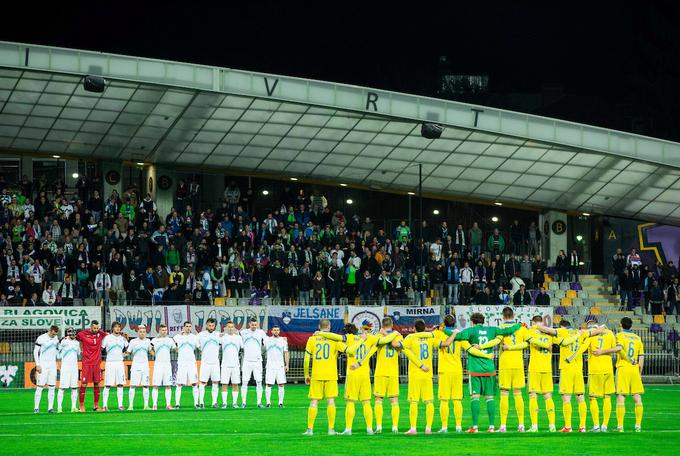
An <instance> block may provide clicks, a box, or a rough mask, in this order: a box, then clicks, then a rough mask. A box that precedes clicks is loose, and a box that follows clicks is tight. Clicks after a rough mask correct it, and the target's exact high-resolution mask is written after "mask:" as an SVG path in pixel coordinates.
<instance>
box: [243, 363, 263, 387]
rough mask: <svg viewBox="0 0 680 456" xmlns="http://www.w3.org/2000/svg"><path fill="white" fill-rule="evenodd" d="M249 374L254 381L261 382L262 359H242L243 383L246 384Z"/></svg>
mask: <svg viewBox="0 0 680 456" xmlns="http://www.w3.org/2000/svg"><path fill="white" fill-rule="evenodd" d="M251 375H252V376H253V377H254V378H255V383H262V361H243V383H244V384H248V382H249V381H250V377H251Z"/></svg>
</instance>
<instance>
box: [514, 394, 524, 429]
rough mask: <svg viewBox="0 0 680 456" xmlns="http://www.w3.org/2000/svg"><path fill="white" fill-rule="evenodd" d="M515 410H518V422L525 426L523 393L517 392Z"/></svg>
mask: <svg viewBox="0 0 680 456" xmlns="http://www.w3.org/2000/svg"><path fill="white" fill-rule="evenodd" d="M515 411H516V412H517V424H519V425H520V426H524V398H523V397H522V393H520V394H515Z"/></svg>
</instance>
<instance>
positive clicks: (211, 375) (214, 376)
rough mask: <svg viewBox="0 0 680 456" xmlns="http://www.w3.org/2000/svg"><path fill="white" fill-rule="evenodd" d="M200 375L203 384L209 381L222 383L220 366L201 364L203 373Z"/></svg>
mask: <svg viewBox="0 0 680 456" xmlns="http://www.w3.org/2000/svg"><path fill="white" fill-rule="evenodd" d="M199 375H200V377H199V378H200V380H201V383H208V380H212V381H213V382H214V383H217V382H219V381H220V365H219V364H208V363H205V364H204V363H201V372H200V374H199Z"/></svg>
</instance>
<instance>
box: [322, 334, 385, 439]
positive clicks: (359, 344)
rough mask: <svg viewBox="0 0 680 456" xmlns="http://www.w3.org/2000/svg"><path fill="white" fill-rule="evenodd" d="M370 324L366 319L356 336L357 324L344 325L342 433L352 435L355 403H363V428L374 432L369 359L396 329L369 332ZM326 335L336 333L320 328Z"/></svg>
mask: <svg viewBox="0 0 680 456" xmlns="http://www.w3.org/2000/svg"><path fill="white" fill-rule="evenodd" d="M371 330H372V327H371V325H370V323H369V322H367V321H365V322H363V325H362V334H361V335H360V336H357V335H356V333H357V331H358V330H357V328H356V326H355V325H353V324H348V325H346V326H345V332H346V335H345V340H346V341H347V378H346V381H345V400H346V401H347V403H346V407H345V430H344V431H343V432H342V433H341V435H352V424H353V422H354V416H355V413H356V412H355V403H356V402H357V401H361V402H362V404H363V412H364V419H365V421H366V432H367V433H368V434H369V435H372V434H373V410H372V409H371V376H370V369H369V360H370V358H371V356H373V355H374V354H375V353H376V351H377V350H378V347H379V346H383V345H385V344H390V343H391V342H392V341H393V340H394V339H395V338H396V336H397V334H398V333H394V334H391V335H387V336H383V335H382V334H380V335H372V334H371ZM319 334H320V335H322V336H323V337H325V338H330V339H332V340H336V341H337V340H338V338H339V337H341V336H340V335H338V334H333V333H328V332H319Z"/></svg>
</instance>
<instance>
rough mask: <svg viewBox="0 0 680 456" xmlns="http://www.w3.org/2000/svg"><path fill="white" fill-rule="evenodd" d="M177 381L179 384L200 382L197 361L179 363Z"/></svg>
mask: <svg viewBox="0 0 680 456" xmlns="http://www.w3.org/2000/svg"><path fill="white" fill-rule="evenodd" d="M175 383H176V384H178V385H195V384H196V383H198V368H197V367H196V363H189V364H178V365H177V378H176V379H175Z"/></svg>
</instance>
